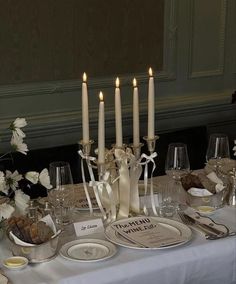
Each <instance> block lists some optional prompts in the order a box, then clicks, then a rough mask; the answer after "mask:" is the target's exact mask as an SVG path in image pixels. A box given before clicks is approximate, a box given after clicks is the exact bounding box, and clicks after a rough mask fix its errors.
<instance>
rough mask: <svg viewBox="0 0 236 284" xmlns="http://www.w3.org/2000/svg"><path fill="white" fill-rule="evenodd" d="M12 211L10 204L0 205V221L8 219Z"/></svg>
mask: <svg viewBox="0 0 236 284" xmlns="http://www.w3.org/2000/svg"><path fill="white" fill-rule="evenodd" d="M14 211H15V209H14V207H12V206H11V205H10V204H7V203H3V204H0V220H2V219H8V218H10V217H11V215H12V213H13V212H14ZM0 283H1V282H0Z"/></svg>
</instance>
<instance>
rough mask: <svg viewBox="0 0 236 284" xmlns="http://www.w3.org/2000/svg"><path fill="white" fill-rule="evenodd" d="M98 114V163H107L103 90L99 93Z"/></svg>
mask: <svg viewBox="0 0 236 284" xmlns="http://www.w3.org/2000/svg"><path fill="white" fill-rule="evenodd" d="M99 100H100V102H99V114H98V163H101V164H103V163H105V110H104V109H105V105H104V101H103V94H102V92H100V93H99Z"/></svg>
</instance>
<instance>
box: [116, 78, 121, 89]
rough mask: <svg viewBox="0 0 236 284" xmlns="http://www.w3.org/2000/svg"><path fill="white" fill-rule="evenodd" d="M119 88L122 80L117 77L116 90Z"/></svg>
mask: <svg viewBox="0 0 236 284" xmlns="http://www.w3.org/2000/svg"><path fill="white" fill-rule="evenodd" d="M119 86H120V80H119V78H118V77H117V78H116V88H119Z"/></svg>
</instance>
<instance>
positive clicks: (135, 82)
mask: <svg viewBox="0 0 236 284" xmlns="http://www.w3.org/2000/svg"><path fill="white" fill-rule="evenodd" d="M133 87H134V88H135V87H137V80H136V79H135V78H134V79H133Z"/></svg>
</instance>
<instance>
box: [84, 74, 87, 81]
mask: <svg viewBox="0 0 236 284" xmlns="http://www.w3.org/2000/svg"><path fill="white" fill-rule="evenodd" d="M86 81H87V75H86V73H85V72H84V74H83V82H86Z"/></svg>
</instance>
